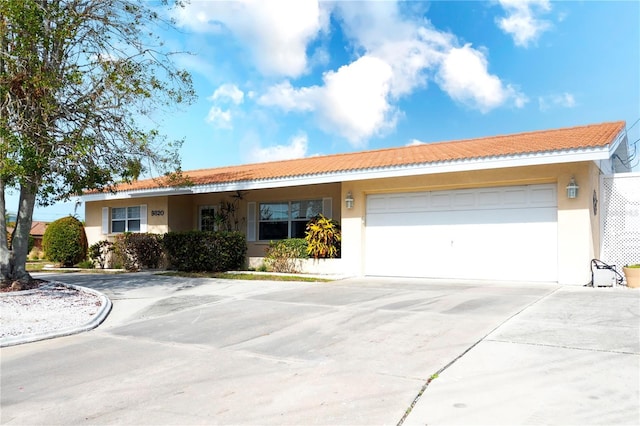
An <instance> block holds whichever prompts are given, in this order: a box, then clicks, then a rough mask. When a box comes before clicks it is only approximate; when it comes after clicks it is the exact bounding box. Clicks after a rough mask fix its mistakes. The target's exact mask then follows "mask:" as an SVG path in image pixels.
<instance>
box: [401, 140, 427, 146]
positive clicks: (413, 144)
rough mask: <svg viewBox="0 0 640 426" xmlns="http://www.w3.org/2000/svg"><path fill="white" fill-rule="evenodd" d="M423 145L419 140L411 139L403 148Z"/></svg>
mask: <svg viewBox="0 0 640 426" xmlns="http://www.w3.org/2000/svg"><path fill="white" fill-rule="evenodd" d="M424 144H425V142H422V141H421V140H418V139H411V142H409V143H408V144H406V145H405V146H418V145H424Z"/></svg>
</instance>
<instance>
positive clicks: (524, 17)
mask: <svg viewBox="0 0 640 426" xmlns="http://www.w3.org/2000/svg"><path fill="white" fill-rule="evenodd" d="M499 2H500V5H501V6H502V8H503V9H504V10H505V12H506V13H507V16H505V17H503V18H500V19H497V24H498V27H500V29H501V30H502V31H504V32H505V33H507V34H509V35H511V37H512V38H513V42H514V43H515V44H516V46H522V47H528V46H529V44H530V43H532V42H535V41H536V40H537V39H538V37H540V34H542V33H543V32H544V31H546V30H548V29H549V28H550V27H551V24H550V23H549V21H546V20H544V19H540V18H539V17H538V16H537V15H538V14H544V13H547V12H549V11H550V10H551V4H550V2H549V0H499Z"/></svg>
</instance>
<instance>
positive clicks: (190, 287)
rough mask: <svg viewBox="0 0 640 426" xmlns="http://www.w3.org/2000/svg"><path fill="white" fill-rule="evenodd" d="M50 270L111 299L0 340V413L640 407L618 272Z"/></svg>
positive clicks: (624, 414)
mask: <svg viewBox="0 0 640 426" xmlns="http://www.w3.org/2000/svg"><path fill="white" fill-rule="evenodd" d="M48 278H50V279H56V280H60V281H64V282H67V283H70V284H76V285H83V286H87V287H91V288H94V289H96V290H99V291H101V292H103V293H105V294H106V295H107V296H109V298H111V300H112V301H113V309H112V313H111V314H110V315H109V317H108V318H107V320H106V321H105V322H104V323H103V324H102V325H101V326H100V327H99V328H97V329H95V330H93V331H91V332H88V333H83V334H79V335H74V336H68V337H63V338H59V339H54V340H48V341H42V342H36V343H29V344H25V345H20V346H15V347H9V348H3V349H2V351H1V354H2V356H1V360H0V362H1V372H2V394H1V400H0V403H1V414H0V422H1V423H2V424H70V423H88V424H398V423H399V422H401V421H404V423H405V424H427V423H428V424H452V423H460V424H487V423H491V424H496V423H504V424H506V423H509V424H532V423H544V424H584V423H591V424H611V423H616V424H637V423H639V422H640V411H639V408H638V404H637V401H638V400H639V398H640V391H639V389H640V384H639V380H640V379H639V377H640V376H639V374H640V368H639V367H640V365H639V364H640V355H639V354H640V348H639V345H640V342H639V336H638V329H639V325H640V324H639V322H638V321H639V320H638V312H639V307H640V292H638V291H633V290H629V289H626V288H620V289H587V288H559V287H557V286H549V285H539V284H531V285H527V284H493V283H468V282H467V283H465V282H444V281H425V280H405V279H402V280H393V279H352V280H344V281H338V282H334V283H285V282H258V281H252V282H245V281H222V280H206V279H177V278H169V277H157V276H152V275H148V274H127V275H116V276H95V275H77V274H71V275H66V276H61V275H58V276H55V277H53V276H51V277H48ZM437 372H439V376H438V378H436V379H435V380H433V381H431V382H430V383H429V385H428V386H426V388H425V384H426V383H427V382H428V381H429V378H430V377H431V376H432V375H433V374H434V373H437ZM419 395H420V396H419ZM412 405H413V406H412ZM407 410H409V411H410V412H409V414H408V416H406V418H405V417H404V416H405V413H406V412H407Z"/></svg>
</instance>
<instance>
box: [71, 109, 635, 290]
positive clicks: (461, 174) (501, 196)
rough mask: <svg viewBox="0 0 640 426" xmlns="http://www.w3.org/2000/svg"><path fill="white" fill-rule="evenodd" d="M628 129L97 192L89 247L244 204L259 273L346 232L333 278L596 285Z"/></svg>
mask: <svg viewBox="0 0 640 426" xmlns="http://www.w3.org/2000/svg"><path fill="white" fill-rule="evenodd" d="M627 145H628V142H627V135H626V128H625V123H624V122H623V121H619V122H608V123H601V124H593V125H586V126H578V127H570V128H562V129H554V130H543V131H533V132H526V133H518V134H511V135H501V136H494V137H483V138H478V139H469V140H460V141H452V142H440V143H428V144H420V145H412V146H404V147H400V148H389V149H380V150H371V151H363V152H354V153H347V154H336V155H326V156H318V157H310V158H302V159H296V160H287V161H273V162H266V163H259V164H245V165H239V166H230V167H219V168H212V169H202V170H193V171H188V172H185V173H184V174H185V176H186V177H187V178H188V179H189V181H190V182H189V184H188V185H182V186H167V184H166V183H164V182H163V181H162V179H148V180H139V181H135V182H133V183H131V184H122V185H119V186H118V187H117V188H116V192H109V193H87V194H85V195H84V196H83V199H84V201H85V203H86V204H85V209H86V211H85V219H86V231H87V237H88V240H89V243H90V244H92V243H94V242H96V241H99V240H102V239H107V238H109V237H112V236H113V235H114V234H117V233H119V232H124V231H129V232H155V233H165V232H168V231H187V230H198V229H202V230H206V229H213V227H215V221H214V220H213V218H214V214H215V212H216V210H217V209H219V208H220V206H221V203H224V202H230V201H235V203H236V204H235V205H236V208H237V213H238V217H239V218H240V220H239V221H238V226H239V229H240V230H241V231H242V232H244V233H245V234H246V237H247V242H248V258H249V261H250V262H252V263H253V264H255V262H256V259H259V258H261V257H262V256H263V255H264V252H265V248H266V247H267V246H268V244H269V241H271V240H275V239H282V238H290V237H302V236H304V226H305V223H306V221H307V220H308V219H309V218H311V217H313V216H314V215H316V214H317V213H323V214H324V215H325V216H328V217H332V218H334V219H336V220H337V221H339V222H340V224H341V226H342V256H341V259H339V260H338V261H337V263H335V264H334V265H333V272H339V273H341V274H345V275H353V276H362V275H370V276H403V277H428V278H443V279H478V280H506V281H514V280H515V281H537V282H555V283H560V284H574V285H583V284H586V283H588V282H589V281H590V279H591V272H590V261H591V259H592V258H594V257H598V254H599V253H598V251H599V247H600V227H599V219H598V202H599V201H598V200H599V199H600V195H599V191H600V188H599V176H600V175H601V174H611V173H614V172H618V171H626V169H625V168H624V161H625V159H626V158H627V157H628V146H627Z"/></svg>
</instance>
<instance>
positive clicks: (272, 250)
mask: <svg viewBox="0 0 640 426" xmlns="http://www.w3.org/2000/svg"><path fill="white" fill-rule="evenodd" d="M308 257H309V255H308V254H307V241H306V240H305V239H304V238H289V239H286V240H279V241H271V242H270V243H269V247H268V248H267V252H266V255H265V257H264V262H265V266H266V268H267V270H270V271H273V272H288V273H291V272H299V271H300V269H301V267H302V259H306V258H308Z"/></svg>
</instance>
